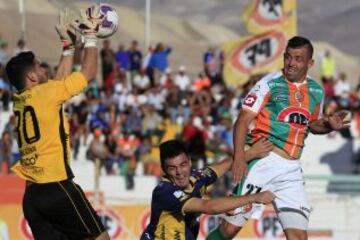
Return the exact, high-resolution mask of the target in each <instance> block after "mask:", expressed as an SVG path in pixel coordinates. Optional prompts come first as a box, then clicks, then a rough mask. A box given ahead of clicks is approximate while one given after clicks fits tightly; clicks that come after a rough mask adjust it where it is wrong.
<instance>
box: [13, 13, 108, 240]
mask: <svg viewBox="0 0 360 240" xmlns="http://www.w3.org/2000/svg"><path fill="white" fill-rule="evenodd" d="M93 10H94V11H93V12H90V13H89V14H88V16H87V15H86V14H85V12H84V11H82V12H81V15H80V17H74V15H73V14H71V13H70V12H69V11H63V12H61V13H60V21H59V24H58V25H57V26H56V30H57V33H58V35H59V36H60V39H61V41H62V43H63V52H62V56H61V59H60V63H59V67H58V71H57V73H56V75H55V80H57V81H49V80H48V79H47V77H46V75H45V72H44V71H43V70H42V68H41V67H40V64H39V61H38V60H37V59H36V58H35V55H34V54H33V53H32V52H23V53H20V54H19V55H17V56H15V57H13V58H12V59H11V60H10V61H9V62H8V64H7V66H6V72H7V75H8V77H9V81H10V83H11V84H12V85H13V86H14V87H15V88H16V89H17V92H16V93H15V94H14V108H13V109H14V115H15V117H16V121H17V127H16V129H15V132H16V134H17V139H16V140H17V143H18V146H19V149H20V152H21V154H22V158H21V160H20V161H19V162H18V163H16V164H15V166H14V167H13V171H14V172H15V173H16V174H17V175H18V176H20V177H21V178H23V179H25V180H26V188H25V193H24V197H23V211H24V216H25V218H26V220H27V221H28V223H29V225H30V228H31V231H32V233H33V236H34V238H35V239H40V240H42V239H44V240H48V239H52V240H56V239H110V238H109V235H108V234H107V232H106V231H105V228H104V226H103V224H102V223H101V221H100V218H99V217H98V216H97V214H96V212H95V210H94V209H93V207H92V206H91V205H90V203H89V202H88V201H87V200H86V197H85V194H84V192H83V191H82V189H81V188H80V186H79V185H77V184H75V183H74V182H73V180H72V179H73V178H74V175H73V173H72V171H71V169H70V166H69V159H70V142H69V137H68V136H69V125H68V120H67V117H66V114H65V113H64V111H63V107H62V104H63V103H64V102H65V101H67V100H69V99H70V98H71V97H72V96H74V95H76V94H78V93H80V92H81V91H82V90H83V89H84V88H85V87H86V86H87V84H88V81H90V80H92V79H94V78H95V75H96V67H97V52H98V50H97V47H96V42H97V38H96V32H97V29H98V25H99V24H100V22H101V19H102V18H101V17H100V14H99V7H95V8H94V9H93ZM76 32H78V33H80V34H81V35H82V36H83V38H84V49H85V50H84V59H83V63H82V66H81V70H80V71H79V72H74V73H71V68H72V65H73V55H74V50H75V47H74V45H75V42H76V39H77V37H76V35H77V34H76Z"/></svg>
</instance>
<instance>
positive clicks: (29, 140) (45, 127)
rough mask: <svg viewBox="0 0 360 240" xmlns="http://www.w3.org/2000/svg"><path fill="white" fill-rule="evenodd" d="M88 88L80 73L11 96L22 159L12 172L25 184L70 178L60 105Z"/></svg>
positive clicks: (64, 120) (65, 124) (65, 125)
mask: <svg viewBox="0 0 360 240" xmlns="http://www.w3.org/2000/svg"><path fill="white" fill-rule="evenodd" d="M86 86H87V81H86V79H85V77H84V75H83V74H82V73H81V72H75V73H72V74H71V75H69V76H68V77H66V78H64V79H61V80H49V81H48V82H46V83H43V84H39V85H37V86H35V87H33V88H31V89H29V90H26V91H23V92H21V93H18V94H14V115H15V118H16V129H15V135H16V137H17V139H16V140H17V143H18V145H19V149H20V153H21V160H20V161H19V162H18V163H16V164H15V165H14V167H13V168H12V169H13V171H14V172H15V173H16V174H17V175H18V176H20V177H21V178H24V179H26V180H28V181H32V182H35V183H49V182H56V181H62V180H65V179H69V178H72V177H73V174H72V171H71V169H70V167H69V164H68V162H69V158H70V156H71V155H70V141H69V123H68V119H67V117H66V114H65V113H64V112H63V107H62V104H63V103H64V102H65V101H66V100H68V99H70V98H71V97H72V96H73V95H75V94H78V93H80V92H81V91H82V90H83V89H84V88H85V87H86Z"/></svg>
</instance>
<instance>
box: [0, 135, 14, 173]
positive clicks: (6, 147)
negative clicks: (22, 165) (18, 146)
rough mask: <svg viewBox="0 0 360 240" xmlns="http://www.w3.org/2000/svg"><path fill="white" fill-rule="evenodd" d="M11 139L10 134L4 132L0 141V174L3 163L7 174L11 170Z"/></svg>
mask: <svg viewBox="0 0 360 240" xmlns="http://www.w3.org/2000/svg"><path fill="white" fill-rule="evenodd" d="M12 144H13V141H12V138H11V134H10V132H7V131H4V132H3V133H2V136H1V139H0V173H1V172H3V169H2V166H3V163H5V164H6V166H7V171H6V172H7V173H8V174H9V173H10V169H11V166H12V165H11V164H12V161H11V158H12V156H11V149H12Z"/></svg>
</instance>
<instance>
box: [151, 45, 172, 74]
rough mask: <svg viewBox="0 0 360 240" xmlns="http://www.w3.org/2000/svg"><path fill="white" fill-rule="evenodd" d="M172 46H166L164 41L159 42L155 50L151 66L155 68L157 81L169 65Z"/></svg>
mask: <svg viewBox="0 0 360 240" xmlns="http://www.w3.org/2000/svg"><path fill="white" fill-rule="evenodd" d="M171 51H172V49H171V47H167V48H165V47H164V45H163V44H162V43H158V44H157V45H156V47H155V51H154V52H153V54H152V56H151V59H150V63H149V65H150V67H152V68H153V69H154V71H155V72H154V76H155V81H156V80H157V79H159V76H161V74H163V73H164V72H165V70H166V69H167V68H168V67H169V63H168V57H169V54H170V53H171Z"/></svg>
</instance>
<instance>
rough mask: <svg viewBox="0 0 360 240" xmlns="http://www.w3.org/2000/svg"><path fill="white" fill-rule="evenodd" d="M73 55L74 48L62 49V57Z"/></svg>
mask: <svg viewBox="0 0 360 240" xmlns="http://www.w3.org/2000/svg"><path fill="white" fill-rule="evenodd" d="M74 53H75V48H68V49H63V52H62V54H61V55H63V56H64V57H66V56H74Z"/></svg>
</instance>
